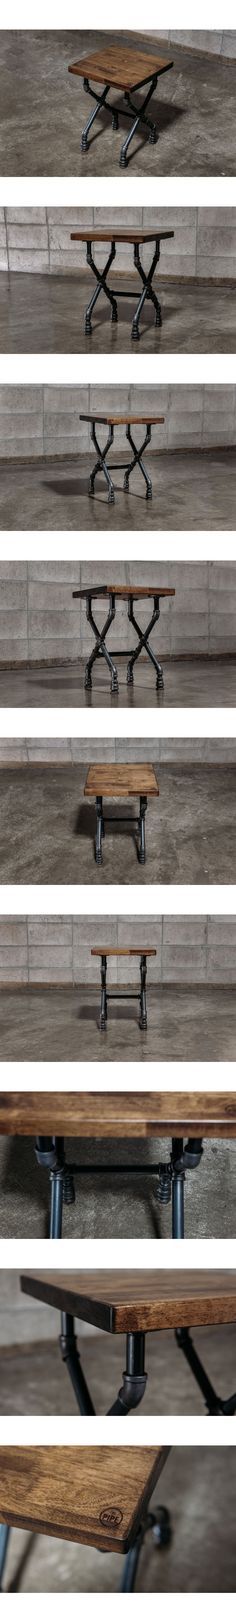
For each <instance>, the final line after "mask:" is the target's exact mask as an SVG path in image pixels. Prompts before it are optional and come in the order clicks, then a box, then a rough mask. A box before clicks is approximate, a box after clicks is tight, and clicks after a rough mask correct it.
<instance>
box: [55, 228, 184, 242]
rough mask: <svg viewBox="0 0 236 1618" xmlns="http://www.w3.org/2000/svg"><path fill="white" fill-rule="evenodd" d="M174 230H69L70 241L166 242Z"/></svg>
mask: <svg viewBox="0 0 236 1618" xmlns="http://www.w3.org/2000/svg"><path fill="white" fill-rule="evenodd" d="M174 234H175V233H174V230H158V226H157V228H156V230H152V231H150V230H116V227H115V225H114V229H113V228H112V227H111V229H110V230H71V232H70V240H71V242H130V243H131V245H132V246H133V244H134V242H137V243H139V242H157V241H158V242H166V241H167V240H168V238H169V237H170V236H174Z"/></svg>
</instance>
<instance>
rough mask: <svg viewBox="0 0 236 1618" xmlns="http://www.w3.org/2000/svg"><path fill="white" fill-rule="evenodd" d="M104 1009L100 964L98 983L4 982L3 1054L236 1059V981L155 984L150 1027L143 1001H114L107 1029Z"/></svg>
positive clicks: (0, 1004) (12, 1057)
mask: <svg viewBox="0 0 236 1618" xmlns="http://www.w3.org/2000/svg"><path fill="white" fill-rule="evenodd" d="M222 972H223V965H222ZM126 987H127V984H126ZM132 987H133V986H132ZM138 987H139V984H138V979H137V989H138ZM99 1011H100V986H99V972H98V983H97V987H96V985H95V984H94V985H93V986H91V987H89V986H88V984H86V985H83V987H82V986H80V987H78V988H76V989H71V988H65V989H64V988H63V985H61V986H60V987H58V988H55V989H54V988H52V987H51V988H49V989H44V988H40V987H38V988H36V989H35V988H28V987H26V988H24V989H17V988H15V989H12V990H9V989H8V988H7V987H6V988H3V989H1V993H0V1061H1V1062H8V1061H9V1062H14V1061H15V1062H17V1061H18V1062H24V1061H25V1062H31V1061H32V1062H33V1061H34V1062H56V1061H59V1062H63V1061H64V1062H78V1066H79V1063H80V1062H81V1063H85V1062H144V1063H145V1062H158V1061H166V1062H174V1061H176V1062H187V1061H190V1062H195V1061H198V1062H214V1061H218V1062H219V1061H222V1062H227V1061H228V1062H235V1060H236V996H235V984H231V986H230V987H229V988H228V986H227V985H225V987H223V988H220V987H219V986H217V985H215V986H214V988H212V987H211V986H210V985H209V986H205V984H200V985H197V987H196V986H195V985H189V986H188V985H187V986H186V987H184V988H182V987H179V985H177V987H176V986H175V985H173V984H171V983H170V984H165V986H164V985H163V984H160V985H159V984H158V986H157V987H156V988H154V987H153V985H149V987H148V990H147V1013H148V1027H147V1030H146V1031H145V1032H142V1031H141V1029H140V1028H139V1024H138V1004H137V1005H136V1004H135V1002H134V1004H133V1005H132V1007H130V1008H129V1007H128V1006H127V1004H126V1005H125V1003H124V1001H123V1003H122V999H121V1002H120V1004H118V1002H117V1001H114V1002H112V1005H110V1006H109V1017H108V1024H107V1028H106V1031H105V1033H101V1032H100V1028H99Z"/></svg>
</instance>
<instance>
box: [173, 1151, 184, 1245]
mask: <svg viewBox="0 0 236 1618" xmlns="http://www.w3.org/2000/svg"><path fill="white" fill-rule="evenodd" d="M183 1145H184V1143H183V1140H182V1139H179V1138H176V1139H174V1140H173V1141H172V1159H171V1161H172V1238H173V1241H180V1240H183V1237H184V1180H185V1174H184V1168H183V1164H182V1159H183Z"/></svg>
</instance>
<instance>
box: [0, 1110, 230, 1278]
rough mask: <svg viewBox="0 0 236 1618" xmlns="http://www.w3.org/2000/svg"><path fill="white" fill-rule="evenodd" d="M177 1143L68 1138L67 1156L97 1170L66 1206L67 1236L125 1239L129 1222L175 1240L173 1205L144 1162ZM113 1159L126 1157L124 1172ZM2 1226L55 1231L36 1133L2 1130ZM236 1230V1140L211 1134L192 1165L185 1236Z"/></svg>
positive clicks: (19, 1234) (79, 1182) (26, 1233)
mask: <svg viewBox="0 0 236 1618" xmlns="http://www.w3.org/2000/svg"><path fill="white" fill-rule="evenodd" d="M170 1145H171V1143H170V1141H169V1140H163V1139H161V1140H158V1139H156V1140H150V1141H148V1142H147V1141H135V1140H133V1141H132V1140H130V1141H127V1140H126V1141H122V1140H121V1141H117V1140H116V1141H98V1142H96V1141H94V1140H91V1141H86V1140H83V1141H82V1142H81V1141H80V1140H70V1141H67V1142H66V1158H67V1161H68V1162H71V1163H72V1162H77V1163H82V1162H83V1163H84V1164H86V1163H87V1164H89V1165H91V1175H89V1174H88V1175H87V1174H85V1175H80V1176H79V1175H76V1178H75V1191H76V1200H75V1203H73V1204H72V1205H70V1206H67V1207H64V1209H63V1229H62V1235H63V1238H64V1240H67V1241H68V1240H71V1241H74V1240H78V1239H79V1240H84V1239H85V1238H87V1239H88V1238H89V1239H90V1240H91V1241H93V1240H94V1239H96V1240H105V1241H106V1240H107V1237H108V1236H109V1237H110V1238H111V1239H113V1238H119V1240H120V1241H126V1240H127V1230H128V1231H129V1232H132V1236H133V1237H134V1238H135V1239H136V1240H137V1241H138V1240H139V1241H140V1242H142V1241H143V1240H144V1239H146V1240H149V1241H169V1239H170V1237H171V1207H170V1205H168V1206H167V1207H166V1206H161V1205H160V1203H159V1202H158V1197H157V1188H158V1181H157V1180H156V1179H155V1176H152V1175H151V1176H150V1175H147V1174H145V1166H146V1165H147V1164H150V1163H159V1162H164V1160H165V1161H166V1160H168V1161H169V1155H170ZM114 1163H116V1164H120V1165H122V1168H123V1169H124V1173H123V1174H122V1175H121V1174H120V1175H117V1177H116V1176H115V1175H114V1168H113V1171H112V1165H114ZM132 1163H138V1164H139V1165H140V1176H139V1175H137V1176H136V1175H132V1174H130V1173H129V1168H130V1164H132ZM93 1164H99V1165H101V1164H103V1165H105V1164H106V1165H110V1168H111V1172H110V1174H108V1173H107V1174H106V1175H104V1174H103V1175H102V1173H101V1175H100V1174H99V1175H97V1174H95V1175H94V1173H93ZM126 1166H127V1172H126ZM0 1231H1V1240H5V1239H7V1240H12V1239H13V1238H14V1239H15V1240H16V1241H18V1240H19V1239H22V1238H23V1237H24V1238H27V1239H28V1240H30V1241H33V1240H37V1238H38V1239H42V1240H43V1239H45V1238H47V1237H48V1235H49V1175H48V1171H47V1170H45V1169H42V1168H39V1166H38V1165H37V1164H36V1161H35V1154H34V1143H33V1141H32V1140H30V1139H29V1138H25V1139H13V1138H12V1139H10V1138H4V1137H1V1138H0ZM235 1235H236V1141H234V1140H231V1141H223V1140H222V1141H221V1140H216V1141H214V1140H213V1141H212V1140H206V1141H204V1150H203V1156H202V1158H201V1162H200V1165H199V1167H198V1169H196V1170H191V1171H190V1170H189V1172H188V1173H186V1180H185V1236H186V1237H187V1238H189V1240H190V1241H191V1240H194V1239H195V1238H198V1239H199V1240H202V1241H205V1240H206V1239H209V1240H212V1241H216V1240H217V1239H218V1238H220V1239H221V1240H226V1239H227V1238H231V1239H232V1238H234V1237H235ZM141 1262H142V1248H140V1263H141Z"/></svg>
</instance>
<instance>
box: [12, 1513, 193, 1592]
mask: <svg viewBox="0 0 236 1618" xmlns="http://www.w3.org/2000/svg"><path fill="white" fill-rule="evenodd" d="M150 1529H151V1533H152V1535H153V1539H154V1541H155V1545H156V1546H157V1548H158V1549H159V1550H161V1549H162V1546H165V1545H168V1544H169V1541H170V1538H171V1526H170V1517H169V1512H168V1511H167V1510H166V1506H157V1508H156V1509H155V1511H146V1512H145V1514H144V1516H143V1520H142V1522H141V1523H140V1525H139V1528H138V1531H137V1533H136V1536H135V1539H134V1541H133V1544H131V1545H130V1548H129V1550H128V1551H126V1554H125V1558H124V1569H123V1574H122V1578H121V1583H120V1586H119V1590H120V1592H122V1591H123V1590H125V1591H131V1590H134V1589H135V1584H136V1577H137V1571H138V1564H139V1559H140V1553H141V1550H142V1546H143V1543H144V1539H145V1537H146V1534H147V1533H148V1532H149V1530H150ZM11 1531H12V1530H11V1528H10V1527H7V1526H6V1525H5V1523H0V1594H3V1578H4V1572H5V1565H6V1558H7V1549H8V1543H9V1535H10V1533H11ZM17 1588H18V1586H17ZM14 1589H16V1585H14Z"/></svg>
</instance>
